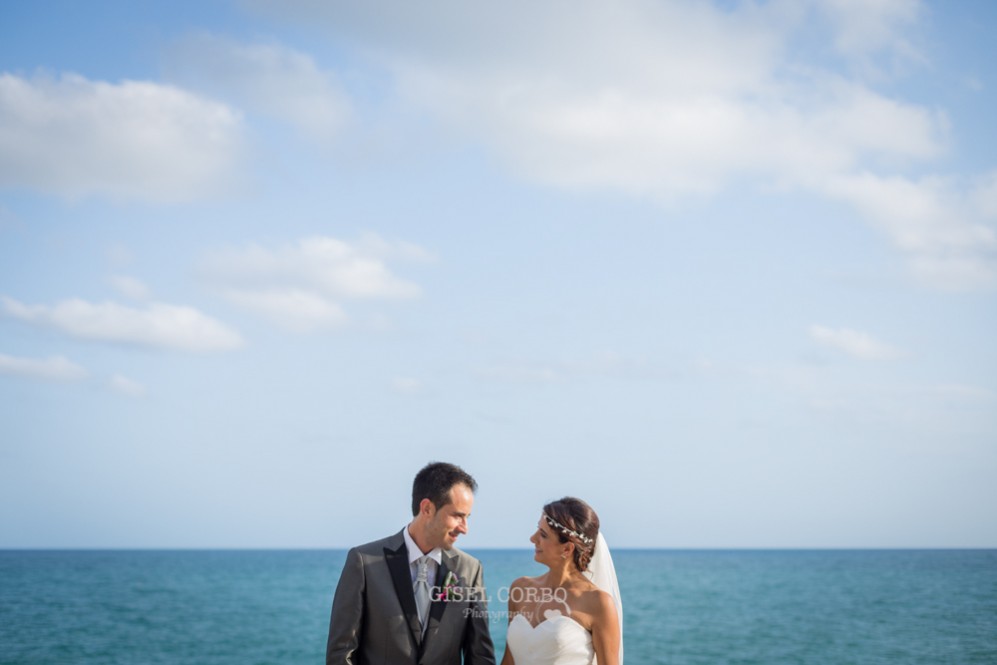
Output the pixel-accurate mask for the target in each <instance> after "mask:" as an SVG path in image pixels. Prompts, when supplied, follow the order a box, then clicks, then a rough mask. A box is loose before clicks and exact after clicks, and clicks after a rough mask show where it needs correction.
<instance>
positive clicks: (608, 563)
mask: <svg viewBox="0 0 997 665" xmlns="http://www.w3.org/2000/svg"><path fill="white" fill-rule="evenodd" d="M585 575H586V576H587V577H588V578H589V580H591V581H592V584H594V585H596V586H597V587H599V588H600V589H602V590H603V591H605V592H606V593H608V594H609V595H610V596H612V597H613V602H614V603H616V617H617V618H618V619H619V622H620V665H623V599H622V598H621V597H620V583H619V582H618V581H617V579H616V567H615V566H614V565H613V556H612V555H611V554H610V553H609V545H607V544H606V539H605V538H603V537H602V534H601V533H600V534H599V535H598V536H596V539H595V552H594V553H593V554H592V560H591V561H590V562H589V565H588V570H586V571H585Z"/></svg>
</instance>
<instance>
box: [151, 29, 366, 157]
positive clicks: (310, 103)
mask: <svg viewBox="0 0 997 665" xmlns="http://www.w3.org/2000/svg"><path fill="white" fill-rule="evenodd" d="M168 68H169V71H170V74H171V75H172V76H173V77H176V78H177V79H178V80H180V81H183V82H184V83H185V84H187V85H189V86H191V87H195V88H200V89H203V90H206V91H209V92H210V94H211V95H213V96H221V97H224V98H227V99H230V100H232V102H233V103H235V104H237V105H238V106H241V107H244V108H248V109H254V110H258V111H259V112H261V113H263V114H266V115H270V116H272V117H275V118H279V119H281V120H283V121H285V122H288V123H290V124H292V125H293V126H295V127H297V128H298V129H299V130H301V131H302V132H304V133H305V134H306V135H308V136H310V137H313V138H317V139H321V140H326V139H330V138H333V137H334V136H336V135H337V134H338V133H339V132H340V131H341V130H342V128H343V126H344V125H345V123H346V122H347V121H348V120H349V118H350V116H351V114H352V111H351V107H350V102H349V98H348V97H347V95H346V93H345V92H344V91H343V89H342V86H341V85H340V83H339V81H338V80H337V78H336V76H335V75H334V74H333V73H332V72H329V71H323V70H321V69H320V68H319V67H318V66H317V65H316V64H315V61H314V60H312V58H311V57H309V56H308V55H305V54H304V53H300V52H298V51H295V50H292V49H289V48H286V47H284V46H280V45H277V44H242V43H239V42H236V41H233V40H230V39H225V38H221V37H215V36H210V35H200V36H196V37H191V38H189V39H187V40H185V41H184V42H183V43H181V44H180V45H179V46H178V48H176V49H174V51H173V53H172V56H171V58H170V60H169V63H168Z"/></svg>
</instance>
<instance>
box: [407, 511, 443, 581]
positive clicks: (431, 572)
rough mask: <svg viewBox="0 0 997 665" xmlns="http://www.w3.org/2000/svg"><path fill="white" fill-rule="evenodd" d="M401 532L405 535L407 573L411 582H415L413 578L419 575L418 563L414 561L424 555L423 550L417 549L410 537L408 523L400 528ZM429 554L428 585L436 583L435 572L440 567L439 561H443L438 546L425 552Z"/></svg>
mask: <svg viewBox="0 0 997 665" xmlns="http://www.w3.org/2000/svg"><path fill="white" fill-rule="evenodd" d="M402 534H403V535H404V536H405V549H407V550H408V568H409V573H411V574H412V584H415V578H416V577H418V576H419V564H418V563H416V561H418V560H419V559H420V558H422V557H423V556H424V554H423V551H422V550H420V549H419V546H418V545H416V544H415V540H413V539H412V534H410V533H409V532H408V525H406V526H405V528H404V529H402ZM425 555H426V556H429V565H428V566H427V568H426V573H427V575H426V577H427V579H428V580H429V586H431V587H432V586H435V585H436V574H437V571H439V569H440V562H442V561H443V550H441V549H440V548H439V547H437V548H434V549H432V550H430V551H428V552H426V553H425Z"/></svg>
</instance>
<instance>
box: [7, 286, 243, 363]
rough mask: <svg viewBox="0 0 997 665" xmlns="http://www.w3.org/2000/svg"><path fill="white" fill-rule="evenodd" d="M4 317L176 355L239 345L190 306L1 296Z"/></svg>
mask: <svg viewBox="0 0 997 665" xmlns="http://www.w3.org/2000/svg"><path fill="white" fill-rule="evenodd" d="M0 303H2V304H3V307H4V310H6V312H7V314H8V315H9V316H11V317H13V318H15V319H19V320H21V321H24V322H26V323H30V324H33V325H37V326H40V327H45V328H51V329H54V330H58V331H59V332H62V333H65V334H67V335H70V336H72V337H78V338H81V339H90V340H98V341H104V342H114V343H124V344H135V345H138V346H147V347H152V348H161V349H176V350H181V351H196V352H207V351H228V350H231V349H235V348H238V347H240V346H241V345H242V338H241V337H240V336H239V334H238V333H237V332H235V331H234V330H231V329H230V328H228V327H227V326H225V325H224V324H222V323H220V322H219V321H216V320H215V319H213V318H211V317H209V316H207V315H205V314H203V313H201V312H199V311H198V310H196V309H194V308H192V307H185V306H181V305H170V304H166V303H150V304H148V305H146V306H145V307H144V308H142V309H137V308H132V307H126V306H124V305H119V304H117V303H113V302H105V303H99V304H94V303H89V302H87V301H85V300H80V299H72V300H66V301H63V302H60V303H57V304H55V305H52V306H48V305H26V304H23V303H20V302H18V301H17V300H14V299H13V298H8V297H6V296H3V297H0Z"/></svg>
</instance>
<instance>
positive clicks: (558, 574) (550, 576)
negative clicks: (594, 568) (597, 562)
mask: <svg viewBox="0 0 997 665" xmlns="http://www.w3.org/2000/svg"><path fill="white" fill-rule="evenodd" d="M580 574H581V573H579V572H578V569H577V568H575V567H574V565H572V564H571V563H570V562H568V561H566V562H565V563H564V564H563V565H560V566H551V567H550V571H548V573H547V586H549V587H550V588H552V589H553V588H555V587H562V586H568V585H569V584H570V583H571V581H572V580H573V579H575V578H576V577H578V576H579V575H580Z"/></svg>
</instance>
